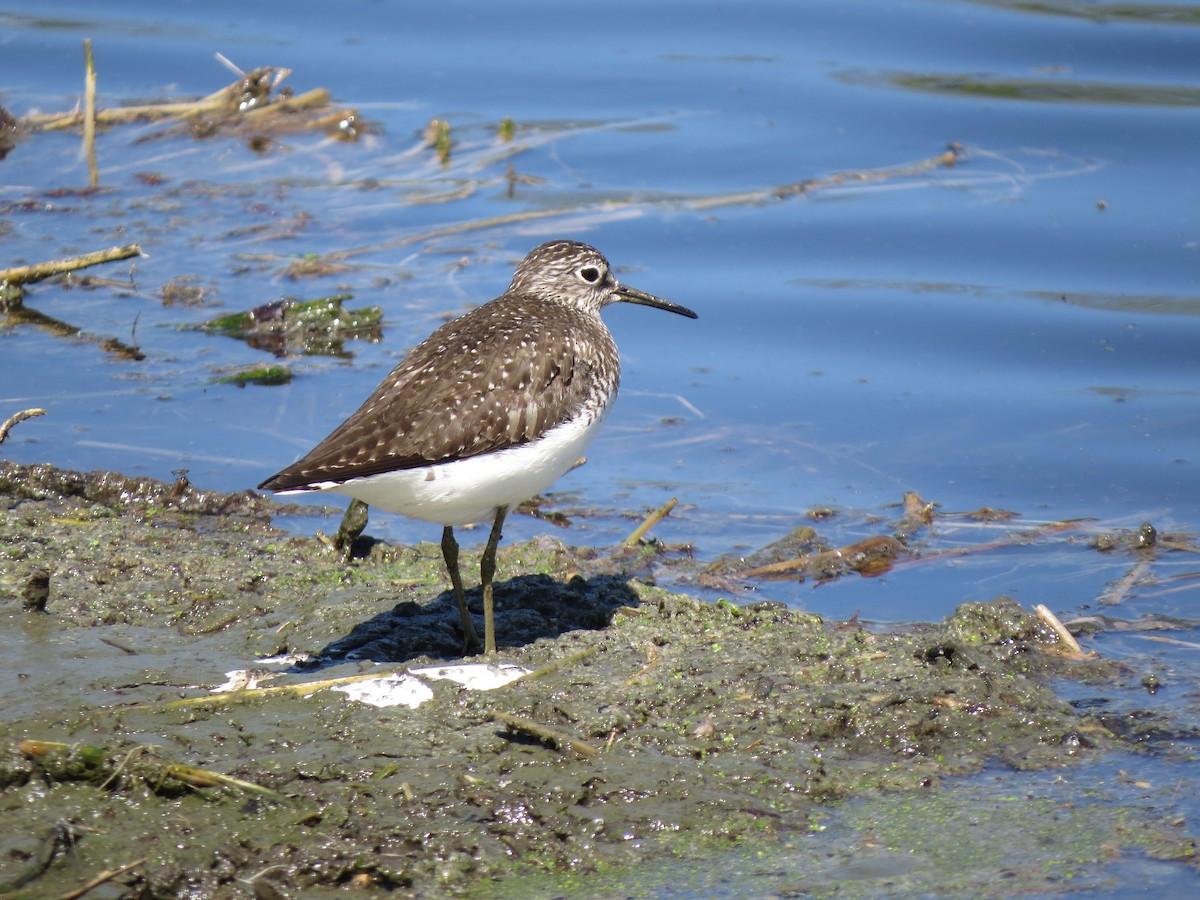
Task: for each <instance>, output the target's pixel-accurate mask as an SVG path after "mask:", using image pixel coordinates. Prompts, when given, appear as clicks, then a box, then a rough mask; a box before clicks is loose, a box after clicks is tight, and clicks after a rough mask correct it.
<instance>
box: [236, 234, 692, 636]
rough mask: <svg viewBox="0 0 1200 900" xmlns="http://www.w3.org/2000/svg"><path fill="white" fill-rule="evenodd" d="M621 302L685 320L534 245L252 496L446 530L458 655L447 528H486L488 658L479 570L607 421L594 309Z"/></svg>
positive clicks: (596, 264) (605, 360)
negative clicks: (324, 502)
mask: <svg viewBox="0 0 1200 900" xmlns="http://www.w3.org/2000/svg"><path fill="white" fill-rule="evenodd" d="M622 301H623V302H627V303H637V304H642V305H645V306H654V307H657V308H659V309H665V310H668V311H670V312H675V313H678V314H680V315H684V316H688V317H689V318H696V314H695V313H694V312H692V311H691V310H689V309H687V308H686V307H682V306H679V305H677V304H674V303H670V302H668V301H666V300H662V299H661V298H659V297H655V296H653V295H652V294H646V293H643V292H642V291H638V290H636V289H634V288H629V287H626V286H624V285H622V284H620V282H618V281H617V280H616V278H615V277H614V276H613V274H612V271H611V268H610V267H609V264H608V261H607V260H606V259H605V258H604V256H603V255H602V254H601V253H600V252H599V251H598V250H596V249H595V248H593V247H589V246H588V245H587V244H581V243H578V242H575V241H551V242H549V243H546V244H542V245H541V246H540V247H537V248H535V249H534V250H532V251H531V252H530V253H529V255H528V256H526V257H525V259H524V260H522V262H521V264H520V265H519V266H518V267H517V271H516V273H515V274H514V276H513V280H512V284H510V285H509V287H508V290H506V291H505V292H504V293H503V294H502V295H501V296H500V297H497V298H496V299H495V300H493V301H491V302H490V303H487V304H484V305H483V306H481V307H478V308H477V309H474V310H472V311H471V312H469V313H467V314H466V315H464V316H462V317H460V318H458V319H455V320H454V321H452V322H448V323H447V324H445V325H443V326H442V327H441V328H439V329H437V330H436V331H435V332H434V333H433V334H431V335H430V336H429V337H428V338H426V339H425V340H424V341H422V342H421V343H420V344H419V345H418V346H417V347H415V348H414V349H413V350H412V351H411V352H410V353H409V354H408V356H406V357H405V358H404V359H403V360H402V361H401V362H400V363H399V365H397V366H396V368H395V369H393V370H392V371H391V373H389V374H388V376H387V377H386V378H385V379H384V380H383V381H382V382H381V383H380V385H379V386H378V387H377V388H376V389H375V390H374V392H373V393H372V394H371V396H370V397H368V398H367V400H366V401H365V402H364V403H363V405H362V406H361V407H359V409H358V410H357V411H356V412H355V413H354V414H353V415H351V416H350V417H349V418H348V419H347V420H346V421H345V422H343V423H342V424H341V425H339V426H338V427H337V428H336V429H335V430H334V431H333V432H332V433H331V434H330V435H329V436H328V437H326V438H325V439H324V440H323V441H321V442H320V443H319V444H318V445H317V446H316V447H314V448H313V449H312V451H310V452H309V453H308V454H306V455H305V456H304V457H303V458H302V459H300V460H298V461H297V462H295V463H293V464H292V465H290V466H288V467H287V468H285V469H283V470H282V471H280V472H278V473H276V474H275V475H273V476H272V477H271V478H268V479H267V480H266V481H264V482H263V483H262V484H261V485H259V487H260V488H262V489H267V490H272V491H276V492H278V493H285V494H290V493H298V492H306V491H334V492H337V493H341V494H346V495H349V496H351V497H355V498H358V499H360V500H363V501H365V502H366V503H368V504H370V505H372V506H377V507H379V508H380V509H384V510H388V511H390V512H398V513H403V514H404V515H407V516H411V517H413V518H416V519H423V520H426V521H430V522H437V523H439V524H441V525H443V526H445V530H444V532H443V542H442V548H443V552H444V553H445V555H446V566H447V569H448V570H450V575H451V580H452V581H453V582H454V587H455V594H456V597H457V599H458V601H459V609H460V612H461V613H462V616H463V628H464V633H465V641H466V643H467V644H468V646H469V645H472V644H474V643H475V641H476V638H475V636H474V630H473V626H472V625H471V621H470V618H469V615H468V614H467V611H466V601H465V599H464V597H463V593H462V589H461V579H460V578H459V577H458V572H457V554H458V548H457V544H456V543H454V537H453V532H452V526H454V525H464V524H467V523H469V522H477V521H480V520H482V519H486V518H494V522H493V528H492V537H491V538H490V539H489V542H488V546H487V548H486V549H485V551H484V563H483V569H484V578H483V586H484V618H485V624H486V626H487V638H488V640H487V643H486V645H485V646H486V649H487V651H488V652H489V653H492V652H494V650H495V643H494V633H493V632H494V629H493V623H492V615H491V579H490V576H489V575H488V569H489V567H494V558H495V543H496V541H498V540H499V536H500V527H501V525H502V523H503V520H504V516H505V514H506V513H507V510H508V508H509V507H510V506H512V505H513V504H515V503H518V502H520V501H522V500H525V499H528V498H529V497H532V496H534V495H535V494H537V493H539V492H541V491H543V490H545V489H546V488H547V487H549V486H550V485H551V484H553V483H554V481H556V480H557V479H558V478H559V477H560V476H561V475H562V474H563V473H564V472H566V471H567V470H568V469H569V468H570V467H571V466H572V465H574V463H575V462H576V460H578V458H579V457H580V456H581V455H582V454H583V452H584V450H585V449H586V448H587V446H588V444H589V443H590V442H591V439H592V438H593V437H594V436H595V433H596V431H597V430H598V429H599V426H600V424H601V422H602V421H603V419H604V417H605V415H606V414H607V413H608V410H609V408H610V407H611V405H612V401H613V399H614V398H615V397H616V393H617V386H618V383H619V381H620V360H619V357H618V354H617V347H616V344H615V342H614V341H613V338H612V335H611V334H610V333H609V331H608V328H607V327H606V326H605V324H604V322H603V320H602V319H601V318H600V310H601V309H603V308H604V307H605V306H607V305H608V304H610V303H614V302H622ZM489 553H490V557H491V559H490V561H489Z"/></svg>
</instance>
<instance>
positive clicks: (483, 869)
mask: <svg viewBox="0 0 1200 900" xmlns="http://www.w3.org/2000/svg"><path fill="white" fill-rule="evenodd" d="M284 509H285V507H282V506H281V505H280V504H278V503H276V502H274V501H272V500H269V499H267V498H264V497H261V496H258V495H256V494H253V493H244V494H235V495H222V494H216V493H211V492H205V491H200V490H197V489H196V488H194V487H192V486H191V485H189V484H187V483H186V482H185V481H180V482H179V483H176V484H174V485H172V484H164V483H160V482H155V481H151V480H147V479H136V478H127V477H124V476H121V475H118V474H115V473H73V472H64V471H61V470H57V469H54V468H52V467H49V466H18V465H14V464H10V463H3V462H0V553H2V554H3V571H2V572H0V617H2V620H3V622H4V628H3V629H2V631H3V634H0V647H3V649H4V651H5V652H6V653H7V654H8V655H9V657H10V658H11V659H12V660H13V664H12V667H11V668H10V670H9V677H8V678H6V679H5V691H4V709H5V713H4V715H3V717H2V719H0V748H2V749H0V802H3V804H4V809H5V812H4V819H5V823H6V824H5V825H4V827H3V830H4V832H5V835H4V842H5V843H4V848H3V850H4V853H3V855H2V856H0V889H2V890H7V891H10V892H14V895H15V896H29V897H44V896H58V895H59V894H62V893H64V892H66V891H68V890H71V889H77V888H78V887H80V886H81V885H83V884H86V883H87V882H88V881H89V879H91V878H93V877H95V876H96V875H97V874H98V873H101V872H103V871H105V870H115V869H117V868H118V867H121V866H130V868H129V869H128V870H127V871H125V872H123V873H122V874H120V875H119V876H117V877H115V878H112V879H110V880H108V881H106V882H105V883H104V884H103V885H101V886H98V887H96V888H95V889H94V890H93V891H92V892H90V894H89V895H90V896H96V897H163V898H167V897H170V898H175V897H196V896H213V897H226V896H228V897H259V898H264V897H265V898H271V897H295V896H300V895H301V894H303V895H304V896H317V895H320V894H322V893H324V892H341V891H343V890H346V889H349V888H362V889H370V890H372V891H376V892H383V891H389V892H391V894H392V895H393V896H417V897H423V896H436V895H442V894H445V893H455V894H463V895H479V896H483V895H489V894H492V893H496V892H504V891H507V892H509V893H511V894H512V895H514V896H515V895H519V894H520V890H518V888H519V887H521V888H522V889H523V890H524V891H525V894H524V895H525V896H535V895H536V896H554V895H555V893H556V892H557V893H559V894H561V893H563V891H564V890H566V889H567V887H566V886H568V885H569V886H570V893H572V895H586V894H587V889H586V886H585V883H584V882H581V881H580V880H579V879H581V878H584V879H586V877H587V876H589V875H590V874H591V875H595V876H596V877H600V876H601V875H603V876H604V877H606V878H611V877H612V876H613V875H614V874H616V875H619V874H620V873H621V872H623V871H628V872H630V873H639V872H644V871H645V867H646V866H647V865H651V866H657V865H659V864H658V863H657V862H655V861H656V860H662V859H670V860H675V861H688V860H702V859H720V858H721V856H722V854H726V853H731V852H734V851H735V850H745V849H746V848H753V849H754V850H756V851H759V852H764V853H771V852H776V851H777V850H779V849H780V848H793V847H796V846H799V847H801V848H802V847H803V842H804V840H805V835H806V834H807V833H808V832H809V830H810V829H811V828H812V827H813V824H814V822H816V821H817V820H818V819H819V818H820V817H821V815H822V814H823V811H824V810H827V809H829V808H830V806H831V805H836V804H838V803H840V802H842V801H845V800H850V799H854V798H862V797H872V796H882V795H881V793H880V792H886V795H887V796H893V792H901V793H900V794H899V796H903V794H904V792H913V793H914V796H915V795H916V794H919V795H923V796H924V795H929V794H931V792H937V791H939V790H941V785H942V782H943V779H946V778H949V777H951V776H958V775H966V774H971V773H977V772H980V771H982V770H983V769H984V768H985V767H989V766H990V767H996V766H1007V767H1011V768H1012V769H1016V770H1024V771H1028V770H1042V769H1055V768H1059V767H1071V766H1076V765H1079V764H1080V763H1086V762H1088V761H1095V760H1096V759H1097V758H1098V757H1099V756H1101V755H1102V754H1103V753H1104V751H1106V750H1120V749H1129V748H1128V747H1127V746H1126V745H1125V744H1124V742H1123V741H1122V739H1121V738H1120V737H1118V736H1116V735H1114V734H1113V733H1112V732H1111V731H1110V730H1108V729H1107V728H1106V727H1104V725H1103V724H1101V723H1100V722H1099V721H1097V720H1094V719H1092V718H1089V717H1088V716H1086V715H1083V714H1081V713H1080V712H1079V711H1078V710H1076V709H1075V708H1073V707H1072V706H1070V705H1069V704H1067V703H1065V702H1063V701H1062V700H1060V699H1059V698H1058V697H1056V696H1055V694H1054V692H1053V691H1052V690H1051V689H1050V687H1049V686H1048V678H1049V677H1050V676H1054V677H1062V676H1067V677H1075V678H1108V677H1113V676H1114V671H1115V670H1114V667H1115V666H1116V664H1113V663H1110V662H1106V661H1104V660H1101V659H1081V658H1077V657H1073V656H1071V655H1069V654H1064V653H1063V652H1062V651H1061V648H1060V647H1059V646H1058V644H1057V639H1056V637H1055V636H1054V634H1053V633H1052V632H1050V631H1049V630H1048V629H1046V628H1045V627H1044V625H1043V624H1042V623H1041V622H1040V620H1038V619H1036V618H1034V617H1033V616H1031V615H1030V614H1028V613H1027V612H1026V611H1024V610H1022V609H1021V608H1020V607H1019V606H1018V605H1017V604H1016V603H1014V602H1013V601H1011V600H1007V599H1004V598H999V599H997V600H994V601H992V602H990V603H966V604H963V605H962V606H961V607H960V608H959V609H958V610H957V611H956V612H955V613H954V615H952V616H950V617H948V618H947V619H946V620H945V621H943V622H938V623H930V624H927V625H923V626H919V627H914V628H911V629H907V630H905V631H903V632H897V633H873V632H870V631H868V630H866V629H864V628H862V627H861V626H860V625H859V624H858V623H854V622H848V623H838V622H824V621H821V620H820V619H819V618H817V617H815V616H811V615H806V614H804V613H801V612H796V611H789V610H787V609H786V608H784V607H783V606H782V605H781V604H776V603H772V602H769V601H768V602H762V603H757V604H754V605H752V606H745V607H741V606H736V605H733V604H729V603H724V602H722V603H717V604H709V603H701V602H698V601H696V600H695V599H692V598H689V597H686V596H683V595H678V594H672V593H669V592H667V591H665V590H663V589H661V588H659V587H656V586H655V585H653V584H652V583H648V582H650V581H652V579H651V578H649V577H648V573H649V571H650V563H651V562H652V557H653V555H654V554H655V553H656V552H657V550H656V548H655V547H653V546H650V547H644V548H642V549H640V550H635V551H627V552H618V551H614V552H612V553H607V552H600V551H597V550H588V549H579V548H571V547H567V546H564V545H563V544H561V543H560V542H558V541H557V540H554V539H552V538H550V537H544V538H539V539H536V540H533V541H528V542H524V543H520V544H514V545H504V546H502V549H501V553H500V560H499V575H498V584H497V631H498V635H499V639H500V643H501V645H502V649H501V652H500V657H501V661H502V662H505V663H514V664H518V665H521V666H524V667H525V668H527V669H530V670H534V671H535V674H534V675H533V676H530V677H527V678H523V679H520V680H518V681H515V682H513V683H511V684H509V685H507V686H505V687H502V688H499V689H496V690H492V691H486V692H484V691H472V690H467V689H465V688H463V687H460V686H459V685H457V684H454V683H451V682H448V681H437V682H434V683H433V684H432V699H431V700H429V701H428V702H426V703H424V704H423V705H421V706H419V707H418V708H416V709H409V708H406V707H392V708H377V707H374V706H369V705H366V704H363V703H359V702H353V701H350V700H349V699H347V697H346V695H345V694H342V693H338V692H335V691H332V690H318V691H315V692H312V693H306V692H305V691H303V690H301V691H299V692H282V691H280V692H272V691H271V690H268V691H267V692H266V693H262V694H255V693H248V694H239V693H236V692H235V693H226V694H222V695H219V696H216V695H213V694H211V693H209V692H210V690H211V689H212V688H213V687H215V686H216V685H218V684H220V683H221V682H222V681H224V680H225V674H224V673H225V672H227V671H231V670H237V669H243V670H246V669H249V670H252V671H256V672H259V673H260V674H263V675H264V676H267V680H265V681H263V682H262V684H263V685H264V686H265V687H267V688H268V689H270V688H275V687H280V686H286V685H289V684H305V683H308V682H314V681H317V680H322V679H328V678H337V677H342V676H347V675H355V674H362V673H367V672H376V671H379V672H398V673H403V672H405V671H406V670H407V669H409V668H415V667H419V666H429V665H434V664H438V663H441V662H444V661H458V657H459V647H460V638H459V636H458V634H457V631H456V628H455V621H456V616H455V615H454V613H453V611H452V601H451V599H450V596H449V594H448V592H447V590H446V585H445V583H444V580H443V579H444V575H443V572H442V570H441V558H440V551H439V549H438V547H437V546H436V545H434V544H420V545H417V546H413V547H393V546H386V545H382V544H373V545H372V544H371V543H370V542H368V543H367V544H366V545H365V546H366V552H365V553H364V554H363V555H361V556H359V557H356V558H353V559H350V560H349V561H346V562H343V561H341V560H340V559H339V557H338V555H337V554H336V553H334V552H333V551H331V550H330V548H329V547H328V546H327V545H326V544H325V543H322V542H321V541H320V540H317V539H315V538H312V537H298V536H295V535H289V534H287V533H284V532H282V531H280V530H278V529H276V528H274V527H273V526H272V525H271V517H272V516H273V515H276V514H279V513H280V511H281V510H284ZM314 530H315V529H314ZM476 562H477V555H476V554H474V553H466V554H464V571H468V568H469V567H470V566H473V565H475V564H476ZM472 606H473V608H474V609H475V610H476V612H478V610H479V598H478V595H477V592H476V593H475V594H474V595H473V598H472ZM289 654H290V656H287V659H288V660H289V661H287V662H283V663H275V664H266V663H262V662H256V661H257V660H262V659H263V658H266V657H280V656H285V655H289ZM476 661H478V660H476ZM1117 668H1119V667H1117ZM195 698H208V699H206V700H200V701H196V700H195ZM181 700H182V701H189V702H187V703H184V704H180V703H179V701H181ZM505 717H508V718H507V719H506V718H505ZM513 717H517V718H518V719H519V720H520V721H527V722H533V723H536V724H537V725H538V726H540V727H541V728H544V729H545V730H546V731H548V732H550V733H551V734H553V735H557V736H558V737H559V739H560V740H558V741H557V742H556V741H555V739H553V738H546V737H545V736H544V735H543V736H539V734H538V733H535V732H533V731H529V730H526V729H523V728H514V727H512V725H511V724H505V723H506V722H509V721H510V720H512V718H513ZM571 741H574V742H578V743H575V744H573V743H570V742H571ZM579 748H590V749H591V750H594V751H595V752H581V750H580V749H579ZM203 773H209V774H207V775H206V774H203ZM1009 815H1010V816H1015V817H1016V818H1014V819H1012V821H1009V822H1007V823H1006V824H1005V825H1004V827H1005V828H1017V829H1020V828H1022V827H1028V823H1022V822H1021V821H1020V820H1019V813H1013V812H1010V813H1009ZM1115 818H1118V817H1114V819H1115ZM1113 827H1114V828H1116V824H1115V823H1114V826H1113ZM1160 832H1161V830H1155V829H1154V828H1151V827H1150V826H1149V825H1147V826H1146V827H1145V828H1143V829H1142V831H1141V832H1137V830H1136V829H1128V828H1127V829H1125V830H1124V831H1121V832H1120V833H1119V834H1118V833H1115V832H1109V831H1104V833H1102V834H1098V835H1097V836H1096V838H1095V846H1094V847H1093V848H1092V852H1093V853H1094V857H1093V859H1092V860H1090V861H1091V862H1095V861H1100V860H1103V859H1104V858H1105V854H1106V853H1109V852H1110V851H1111V848H1112V846H1113V845H1114V843H1113V842H1116V845H1117V846H1119V847H1121V848H1123V849H1125V850H1129V851H1130V852H1151V850H1150V847H1151V845H1152V846H1153V847H1154V848H1155V849H1154V850H1153V852H1154V853H1156V854H1158V855H1162V854H1164V853H1165V854H1168V855H1169V854H1171V853H1175V854H1177V855H1178V856H1179V857H1180V858H1183V857H1186V856H1187V855H1188V853H1189V852H1190V850H1189V848H1190V847H1191V846H1192V842H1191V839H1190V837H1188V835H1186V834H1185V833H1183V832H1182V831H1176V832H1175V833H1166V834H1164V833H1160ZM1135 833H1137V834H1140V835H1141V836H1140V837H1134V836H1132V835H1134V834H1135ZM1072 852H1073V853H1076V854H1078V849H1077V848H1076V849H1074V850H1073V851H1072ZM1170 858H1174V857H1170ZM134 863H136V865H131V864H134ZM1075 863H1076V864H1079V865H1086V864H1089V859H1088V858H1087V856H1086V854H1084V858H1082V859H1076V860H1075ZM631 877H633V876H632V875H631ZM1048 877H1049V876H1047V875H1046V874H1044V872H1042V871H1040V870H1038V869H1037V867H1034V868H1033V869H1032V870H1030V871H1026V872H1022V873H1021V874H1020V876H1019V878H1018V880H1017V881H1015V882H1010V883H1009V884H1008V885H1007V887H1006V890H1008V891H1013V890H1018V891H1019V890H1032V889H1035V888H1039V887H1045V886H1046V885H1045V882H1044V881H1039V880H1038V879H1045V878H1048ZM638 878H639V879H641V876H638ZM535 885H536V886H537V887H536V890H535V888H534V886H535ZM773 890H774V888H773ZM769 895H778V894H769ZM839 896H840V894H839Z"/></svg>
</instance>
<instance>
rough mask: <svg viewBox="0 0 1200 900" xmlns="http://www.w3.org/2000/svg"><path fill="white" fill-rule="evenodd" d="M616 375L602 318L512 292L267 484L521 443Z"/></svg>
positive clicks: (415, 359) (453, 328)
mask: <svg viewBox="0 0 1200 900" xmlns="http://www.w3.org/2000/svg"><path fill="white" fill-rule="evenodd" d="M501 348H504V349H505V350H507V351H508V352H502V351H501ZM510 357H511V358H510ZM618 375H619V368H618V363H617V350H616V346H615V344H614V343H613V340H612V336H611V335H609V333H608V330H607V329H606V328H605V327H604V325H603V323H602V322H600V321H599V319H598V317H595V316H589V315H588V314H586V313H584V312H582V311H578V310H575V309H574V308H571V307H566V306H563V305H561V304H557V303H552V302H546V301H540V300H536V299H533V298H526V297H512V296H507V297H504V298H502V299H501V300H499V301H493V302H492V303H489V304H487V305H485V306H481V307H479V308H478V309H475V310H473V311H471V312H470V313H468V314H467V315H465V316H463V317H461V318H459V319H456V320H454V321H453V322H449V323H447V324H445V325H443V326H442V327H441V328H439V329H438V330H437V331H435V332H434V333H433V334H432V335H430V336H429V337H428V338H427V339H426V340H425V341H423V342H422V343H421V344H420V345H418V346H417V347H416V348H414V349H413V351H412V352H411V353H410V354H409V355H408V356H407V357H405V359H404V360H403V361H401V362H400V364H399V365H397V366H396V368H395V369H394V370H393V371H392V372H391V374H389V375H388V377H387V378H385V379H384V380H383V382H382V383H381V384H380V385H379V386H378V387H377V388H376V389H375V391H374V393H372V394H371V396H370V397H368V398H367V400H366V402H365V403H363V405H362V406H361V407H359V409H358V410H357V411H356V412H355V413H354V414H353V415H352V416H350V418H348V419H347V420H346V421H345V422H343V423H342V424H341V425H339V426H338V427H337V428H336V429H335V430H334V431H333V433H332V434H330V435H329V436H328V437H327V438H325V440H323V441H321V443H320V444H318V445H317V446H316V447H315V448H313V450H312V451H311V452H310V453H308V454H307V455H306V456H305V457H304V458H303V459H300V460H299V461H297V462H295V463H293V464H292V465H290V466H288V467H287V468H286V469H284V470H283V471H281V472H279V473H277V474H276V475H274V476H272V477H271V478H269V479H267V480H266V481H264V482H263V483H262V484H261V485H259V487H260V488H263V489H267V490H276V491H279V490H287V489H289V488H302V487H305V486H307V485H310V484H314V483H319V482H323V481H346V480H348V479H351V478H361V477H363V476H367V475H376V474H379V473H382V472H390V471H395V470H398V469H412V468H417V467H420V466H428V465H435V464H438V463H446V462H452V461H454V460H458V459H466V458H468V457H472V456H477V455H479V454H481V453H487V452H489V451H492V450H497V449H500V448H503V447H510V446H518V445H520V444H524V443H527V442H529V441H532V440H535V439H536V438H538V437H541V436H542V435H543V434H545V433H546V432H547V431H549V430H550V429H551V428H553V427H554V426H556V425H560V424H562V423H563V422H565V421H566V420H567V419H569V418H571V417H572V416H573V415H574V414H576V413H577V412H578V411H579V410H580V409H581V408H582V407H583V406H584V405H585V403H586V402H587V401H588V399H589V389H590V388H592V387H593V385H594V384H595V383H596V382H597V381H599V382H601V383H605V384H608V383H611V384H612V385H613V387H614V388H615V386H616V384H615V383H616V379H617V378H618Z"/></svg>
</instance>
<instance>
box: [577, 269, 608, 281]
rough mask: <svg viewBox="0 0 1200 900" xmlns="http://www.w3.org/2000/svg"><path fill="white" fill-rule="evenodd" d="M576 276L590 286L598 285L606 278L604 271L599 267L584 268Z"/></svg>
mask: <svg viewBox="0 0 1200 900" xmlns="http://www.w3.org/2000/svg"><path fill="white" fill-rule="evenodd" d="M575 274H576V275H578V276H579V277H580V278H582V279H583V280H584V281H586V282H587V283H588V284H596V283H597V282H598V281H599V280H600V279H601V278H603V277H604V270H603V269H601V268H600V267H599V266H583V267H582V268H580V269H579V270H578V271H577V272H576V273H575Z"/></svg>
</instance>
